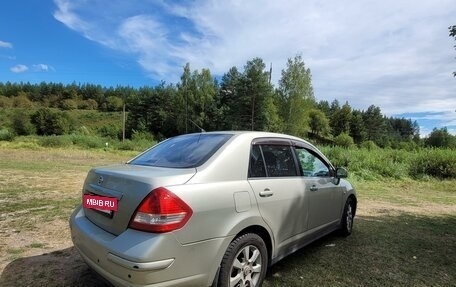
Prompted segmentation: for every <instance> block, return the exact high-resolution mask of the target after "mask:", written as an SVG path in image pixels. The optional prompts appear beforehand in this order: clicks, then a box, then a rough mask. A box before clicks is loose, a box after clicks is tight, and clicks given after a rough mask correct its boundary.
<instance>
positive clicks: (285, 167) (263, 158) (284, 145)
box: [248, 140, 308, 248]
mask: <svg viewBox="0 0 456 287" xmlns="http://www.w3.org/2000/svg"><path fill="white" fill-rule="evenodd" d="M248 181H249V183H250V185H251V187H252V189H253V191H254V193H255V197H256V199H257V202H258V207H259V210H260V213H261V215H262V217H263V219H264V220H265V222H266V223H267V225H268V226H269V227H270V229H271V230H272V232H273V235H274V240H275V241H276V244H277V245H278V247H279V248H280V247H282V246H284V245H286V244H288V243H291V242H293V236H295V235H297V234H300V233H302V232H304V231H305V230H306V228H307V203H308V202H307V200H306V190H305V184H304V182H303V181H302V179H301V177H300V176H299V168H298V166H297V162H296V158H295V156H294V152H293V148H292V146H291V144H290V142H289V141H286V140H284V141H275V142H268V141H267V140H265V141H263V142H262V143H261V144H260V143H258V142H257V143H256V144H253V145H252V148H251V155H250V166H249V180H248Z"/></svg>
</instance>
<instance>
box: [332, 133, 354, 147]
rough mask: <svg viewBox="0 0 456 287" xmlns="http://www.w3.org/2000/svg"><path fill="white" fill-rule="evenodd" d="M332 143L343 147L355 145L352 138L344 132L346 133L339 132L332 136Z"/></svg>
mask: <svg viewBox="0 0 456 287" xmlns="http://www.w3.org/2000/svg"><path fill="white" fill-rule="evenodd" d="M334 144H335V145H337V146H340V147H344V148H350V147H354V146H355V142H354V141H353V138H352V137H351V136H350V135H348V134H346V133H341V134H340V135H338V136H337V137H335V138H334Z"/></svg>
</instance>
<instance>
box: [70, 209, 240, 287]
mask: <svg viewBox="0 0 456 287" xmlns="http://www.w3.org/2000/svg"><path fill="white" fill-rule="evenodd" d="M70 228H71V237H72V240H73V243H74V246H75V247H76V249H77V250H78V251H79V253H80V254H81V256H82V258H83V259H84V261H85V262H86V263H87V264H88V265H89V266H90V267H91V268H93V269H94V270H95V271H96V272H97V273H99V274H100V275H101V276H103V277H104V278H106V279H107V280H108V281H110V282H111V283H113V284H114V285H115V286H155V287H159V286H160V287H164V286H209V285H210V284H211V283H212V280H213V278H214V277H215V274H216V272H217V267H218V264H219V262H220V260H221V256H223V253H224V252H221V251H223V250H226V246H227V245H228V244H229V242H230V241H231V239H232V238H215V239H210V240H204V241H199V242H196V243H192V244H185V245H183V244H181V243H180V242H179V241H178V240H177V239H176V237H175V236H174V234H173V233H172V232H171V233H163V234H153V233H146V232H141V231H137V230H133V229H127V230H125V231H124V232H123V233H122V234H120V235H118V236H115V235H113V234H111V233H109V232H106V231H104V230H103V229H101V228H99V227H98V226H96V225H95V224H93V223H92V222H91V221H89V220H88V219H87V218H86V217H85V216H84V211H83V210H82V209H81V208H78V209H76V210H75V211H74V212H73V214H72V216H71V218H70ZM220 254H221V255H220Z"/></svg>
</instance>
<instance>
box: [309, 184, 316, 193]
mask: <svg viewBox="0 0 456 287" xmlns="http://www.w3.org/2000/svg"><path fill="white" fill-rule="evenodd" d="M317 190H318V187H317V186H316V185H315V184H314V185H312V186H311V187H310V191H317Z"/></svg>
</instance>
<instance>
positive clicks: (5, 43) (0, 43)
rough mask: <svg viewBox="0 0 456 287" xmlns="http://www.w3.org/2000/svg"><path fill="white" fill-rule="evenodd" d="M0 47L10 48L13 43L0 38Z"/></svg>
mask: <svg viewBox="0 0 456 287" xmlns="http://www.w3.org/2000/svg"><path fill="white" fill-rule="evenodd" d="M0 48H10V49H12V48H13V44H11V43H9V42H4V41H1V40H0Z"/></svg>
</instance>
